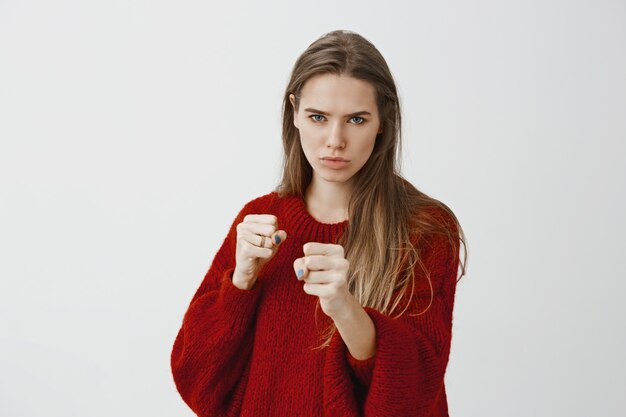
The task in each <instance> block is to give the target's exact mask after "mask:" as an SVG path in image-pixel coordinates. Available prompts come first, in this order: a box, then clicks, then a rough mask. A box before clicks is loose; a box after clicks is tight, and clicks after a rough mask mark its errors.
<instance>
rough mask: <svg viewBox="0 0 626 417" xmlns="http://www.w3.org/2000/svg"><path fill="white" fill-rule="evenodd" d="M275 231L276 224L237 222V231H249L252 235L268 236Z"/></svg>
mask: <svg viewBox="0 0 626 417" xmlns="http://www.w3.org/2000/svg"><path fill="white" fill-rule="evenodd" d="M275 232H276V226H274V225H272V224H265V223H245V222H244V223H239V224H238V225H237V233H249V234H253V235H260V236H267V237H270V236H272V234H274V233H275Z"/></svg>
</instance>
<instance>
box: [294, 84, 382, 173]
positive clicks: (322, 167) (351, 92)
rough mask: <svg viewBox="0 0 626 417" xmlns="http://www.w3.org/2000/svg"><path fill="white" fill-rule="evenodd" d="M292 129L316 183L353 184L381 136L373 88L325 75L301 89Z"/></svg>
mask: <svg viewBox="0 0 626 417" xmlns="http://www.w3.org/2000/svg"><path fill="white" fill-rule="evenodd" d="M289 99H290V101H291V104H292V106H294V119H293V123H294V125H295V126H296V128H298V131H299V132H300V141H301V144H302V149H303V151H304V154H305V156H306V158H307V160H308V161H309V164H311V167H313V175H314V177H315V178H314V180H315V181H320V180H321V181H327V182H340V183H347V184H350V182H351V179H352V178H353V177H354V175H355V174H356V173H357V172H358V171H359V170H360V169H361V168H362V167H363V165H365V163H366V162H367V160H368V159H369V157H370V155H371V154H372V150H373V149H374V143H375V142H376V135H377V134H378V133H380V132H382V128H381V124H380V120H379V116H378V109H377V107H376V98H375V90H374V87H373V86H372V85H371V84H369V83H368V82H366V81H362V80H358V79H356V78H352V77H348V76H345V75H340V76H337V75H334V74H321V75H316V76H314V77H312V78H310V79H309V80H308V81H307V82H306V83H305V84H304V86H303V88H302V91H301V96H300V108H299V109H298V111H297V112H295V97H294V95H293V94H291V95H290V96H289Z"/></svg>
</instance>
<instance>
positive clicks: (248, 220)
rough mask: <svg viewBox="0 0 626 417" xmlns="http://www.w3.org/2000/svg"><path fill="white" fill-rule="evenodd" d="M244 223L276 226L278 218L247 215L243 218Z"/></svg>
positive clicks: (269, 215)
mask: <svg viewBox="0 0 626 417" xmlns="http://www.w3.org/2000/svg"><path fill="white" fill-rule="evenodd" d="M243 221H244V223H264V224H273V225H274V226H277V225H278V218H277V217H276V216H274V215H273V214H248V215H246V217H244V218H243Z"/></svg>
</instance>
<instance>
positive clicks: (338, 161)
mask: <svg viewBox="0 0 626 417" xmlns="http://www.w3.org/2000/svg"><path fill="white" fill-rule="evenodd" d="M320 161H321V163H322V165H324V166H325V167H327V168H330V169H343V168H345V167H346V166H347V165H348V164H349V163H350V161H348V160H347V159H343V158H337V157H330V156H327V157H323V158H320Z"/></svg>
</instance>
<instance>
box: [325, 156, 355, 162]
mask: <svg viewBox="0 0 626 417" xmlns="http://www.w3.org/2000/svg"><path fill="white" fill-rule="evenodd" d="M321 159H322V160H324V161H337V162H350V161H348V160H347V159H344V158H339V157H332V156H324V157H322V158H321Z"/></svg>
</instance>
